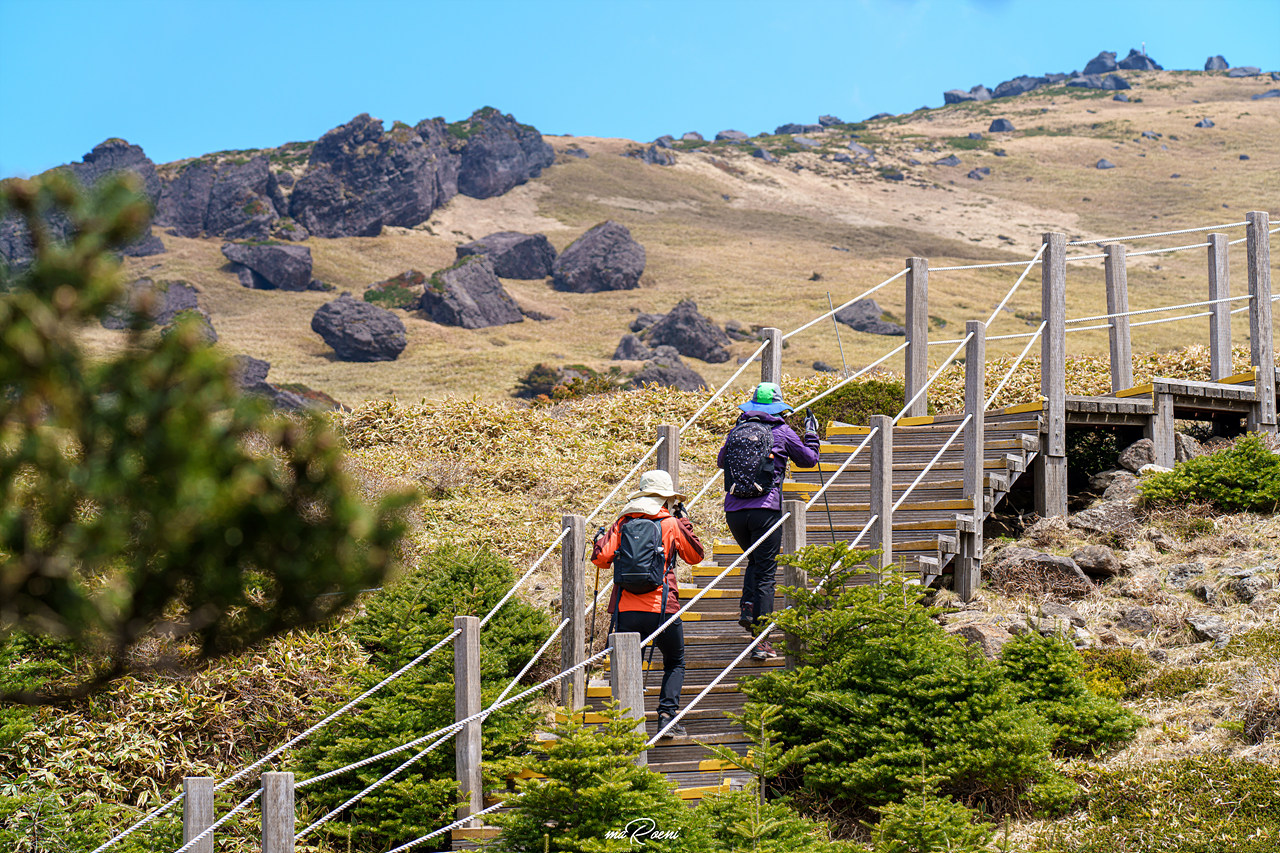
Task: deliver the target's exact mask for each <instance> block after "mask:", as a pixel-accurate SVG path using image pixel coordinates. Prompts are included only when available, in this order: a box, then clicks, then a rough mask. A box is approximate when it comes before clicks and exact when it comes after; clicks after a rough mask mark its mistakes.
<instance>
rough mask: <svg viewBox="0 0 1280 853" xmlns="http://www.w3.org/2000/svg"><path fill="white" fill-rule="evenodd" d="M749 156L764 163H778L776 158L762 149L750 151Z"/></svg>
mask: <svg viewBox="0 0 1280 853" xmlns="http://www.w3.org/2000/svg"><path fill="white" fill-rule="evenodd" d="M751 156H752V157H756V158H759V159H761V160H763V161H765V162H766V163H777V162H778V158H777V157H775V156H774V155H773V154H772V153H770V152H768V151H766V150H765V149H763V148H757V149H755V150H754V151H752V152H751Z"/></svg>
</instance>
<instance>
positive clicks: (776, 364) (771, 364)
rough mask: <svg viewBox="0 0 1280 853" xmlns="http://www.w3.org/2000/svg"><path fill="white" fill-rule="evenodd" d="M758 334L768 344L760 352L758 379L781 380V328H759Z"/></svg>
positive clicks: (776, 381) (777, 381)
mask: <svg viewBox="0 0 1280 853" xmlns="http://www.w3.org/2000/svg"><path fill="white" fill-rule="evenodd" d="M760 334H761V335H762V336H763V337H764V339H765V340H766V341H768V342H769V345H768V346H767V347H765V348H764V352H762V353H760V381H761V382H774V383H781V382H782V330H781V329H774V328H767V329H761V330H760Z"/></svg>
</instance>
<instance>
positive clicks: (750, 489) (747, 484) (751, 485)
mask: <svg viewBox="0 0 1280 853" xmlns="http://www.w3.org/2000/svg"><path fill="white" fill-rule="evenodd" d="M773 474H774V463H773V428H772V427H770V426H769V425H768V424H767V423H765V422H764V421H761V420H759V419H758V418H745V419H743V420H741V421H738V423H737V424H736V425H735V426H734V428H733V429H732V430H730V431H729V437H728V438H727V439H725V442H724V490H725V491H726V492H728V493H729V494H731V495H733V496H734V497H735V498H758V497H760V496H761V495H764V494H766V493H767V492H768V491H769V490H770V489H772V488H773Z"/></svg>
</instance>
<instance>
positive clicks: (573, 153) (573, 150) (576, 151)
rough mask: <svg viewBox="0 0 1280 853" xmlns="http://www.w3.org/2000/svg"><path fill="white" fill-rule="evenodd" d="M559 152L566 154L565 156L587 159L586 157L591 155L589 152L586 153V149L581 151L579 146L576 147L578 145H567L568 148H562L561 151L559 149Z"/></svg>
mask: <svg viewBox="0 0 1280 853" xmlns="http://www.w3.org/2000/svg"><path fill="white" fill-rule="evenodd" d="M560 153H561V154H563V155H564V156H566V157H577V158H578V159H579V160H586V159H588V158H589V157H590V156H591V155H590V154H588V153H587V152H586V151H583V150H582V149H581V148H578V147H575V146H571V147H569V148H566V149H564V150H563V151H561V152H560Z"/></svg>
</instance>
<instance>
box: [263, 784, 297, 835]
mask: <svg viewBox="0 0 1280 853" xmlns="http://www.w3.org/2000/svg"><path fill="white" fill-rule="evenodd" d="M295 820H296V818H295V817H294V810H293V774H292V773H263V774H262V853H293V836H294V831H295V827H294V823H295Z"/></svg>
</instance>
